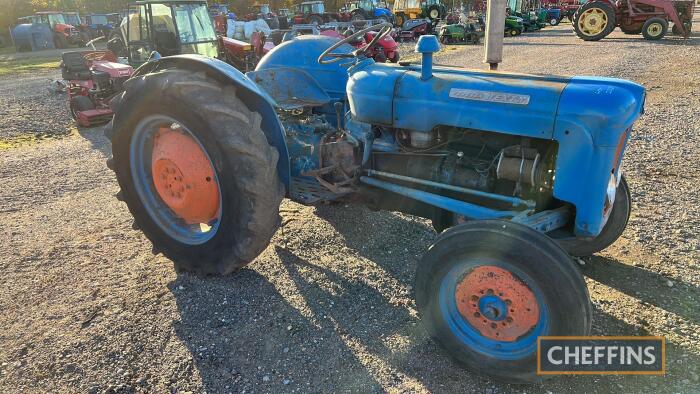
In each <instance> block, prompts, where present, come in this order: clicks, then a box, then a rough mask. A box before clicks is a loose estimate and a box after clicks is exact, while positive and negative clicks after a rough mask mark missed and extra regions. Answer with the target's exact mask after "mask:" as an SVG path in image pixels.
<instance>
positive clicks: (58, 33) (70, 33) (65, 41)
mask: <svg viewBox="0 0 700 394" xmlns="http://www.w3.org/2000/svg"><path fill="white" fill-rule="evenodd" d="M18 21H19V22H20V23H41V24H45V25H49V27H50V28H51V31H52V33H53V42H54V45H55V46H56V48H58V49H63V48H68V46H69V45H78V46H83V45H85V43H86V42H87V40H89V38H88V36H87V34H84V33H81V32H80V30H78V29H77V28H76V27H75V26H73V25H70V24H68V23H67V22H66V18H65V16H64V15H63V13H61V12H58V11H42V12H37V13H35V14H34V15H32V16H25V17H22V18H18Z"/></svg>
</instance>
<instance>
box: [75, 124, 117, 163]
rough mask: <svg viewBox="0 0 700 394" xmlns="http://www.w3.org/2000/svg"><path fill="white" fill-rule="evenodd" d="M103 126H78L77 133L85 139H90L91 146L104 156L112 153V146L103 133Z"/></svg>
mask: <svg viewBox="0 0 700 394" xmlns="http://www.w3.org/2000/svg"><path fill="white" fill-rule="evenodd" d="M103 130H104V126H96V127H89V128H86V127H78V134H80V136H81V137H83V138H85V139H86V140H88V141H90V144H92V147H93V148H94V149H96V150H98V151H100V152H101V153H102V155H104V156H105V157H109V156H110V155H111V154H112V146H111V144H110V143H109V140H108V139H107V137H105V135H104V131H103Z"/></svg>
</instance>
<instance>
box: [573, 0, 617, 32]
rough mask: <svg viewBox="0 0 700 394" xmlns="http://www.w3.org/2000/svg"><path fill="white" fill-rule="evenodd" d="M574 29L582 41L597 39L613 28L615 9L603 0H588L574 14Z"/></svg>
mask: <svg viewBox="0 0 700 394" xmlns="http://www.w3.org/2000/svg"><path fill="white" fill-rule="evenodd" d="M573 24H574V31H575V32H576V35H577V36H578V37H579V38H580V39H582V40H584V41H598V40H600V39H602V38H604V37H605V36H607V35H608V34H610V32H612V31H613V29H614V28H615V10H613V8H612V7H611V6H610V4H608V3H607V2H605V1H589V2H587V3H585V4H584V5H582V6H581V7H580V8H579V9H578V10H577V11H576V13H575V14H574V21H573Z"/></svg>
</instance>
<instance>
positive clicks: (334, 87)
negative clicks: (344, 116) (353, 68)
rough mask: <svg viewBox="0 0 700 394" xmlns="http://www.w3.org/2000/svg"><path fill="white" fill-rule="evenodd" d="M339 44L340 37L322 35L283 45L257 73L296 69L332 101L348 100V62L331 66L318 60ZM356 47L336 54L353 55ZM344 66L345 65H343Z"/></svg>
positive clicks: (346, 48) (277, 47)
mask: <svg viewBox="0 0 700 394" xmlns="http://www.w3.org/2000/svg"><path fill="white" fill-rule="evenodd" d="M336 42H338V39H337V38H332V37H327V36H323V35H306V36H299V37H296V38H294V39H293V40H290V41H286V42H283V43H282V44H280V45H278V46H276V47H275V48H274V49H272V50H271V51H270V52H268V54H267V55H265V56H264V57H263V58H262V59H260V62H259V63H258V66H257V67H256V68H255V71H259V70H265V69H270V68H279V67H287V68H297V69H301V70H304V71H306V72H307V73H308V74H309V75H311V76H313V78H314V79H315V80H316V81H317V82H318V83H319V85H321V87H322V88H323V90H325V91H326V93H327V94H328V95H329V96H330V97H331V99H333V100H343V99H345V85H346V83H347V81H348V71H347V70H348V68H347V65H348V64H352V63H353V62H354V61H353V60H351V59H350V60H348V61H347V62H342V61H341V62H338V63H332V64H318V57H319V56H320V55H321V53H323V51H325V50H326V49H327V48H328V47H330V46H331V45H333V44H335V43H336ZM353 50H355V48H353V47H352V46H351V45H349V44H348V45H343V46H342V47H340V48H338V49H337V50H336V52H337V53H351V52H352V51H353ZM344 64H345V66H344Z"/></svg>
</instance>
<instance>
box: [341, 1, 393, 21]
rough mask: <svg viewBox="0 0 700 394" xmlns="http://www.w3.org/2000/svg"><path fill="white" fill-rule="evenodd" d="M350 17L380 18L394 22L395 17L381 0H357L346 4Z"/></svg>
mask: <svg viewBox="0 0 700 394" xmlns="http://www.w3.org/2000/svg"><path fill="white" fill-rule="evenodd" d="M347 11H348V12H350V19H351V20H353V21H357V20H374V19H381V20H382V21H384V22H390V23H392V24H394V23H396V17H395V16H394V14H392V13H391V10H389V7H388V6H387V5H386V3H385V2H384V1H383V0H358V1H352V2H349V3H348V4H347Z"/></svg>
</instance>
